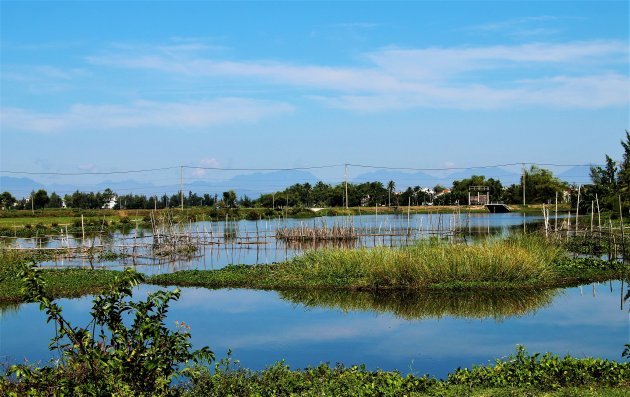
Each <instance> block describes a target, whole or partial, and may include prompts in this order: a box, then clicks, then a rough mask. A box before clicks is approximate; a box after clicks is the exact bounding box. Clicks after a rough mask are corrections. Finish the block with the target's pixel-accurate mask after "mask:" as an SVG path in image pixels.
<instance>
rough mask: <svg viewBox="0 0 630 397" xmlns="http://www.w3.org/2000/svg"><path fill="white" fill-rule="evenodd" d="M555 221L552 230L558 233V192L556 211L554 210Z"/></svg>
mask: <svg viewBox="0 0 630 397" xmlns="http://www.w3.org/2000/svg"><path fill="white" fill-rule="evenodd" d="M555 215H556V216H555V221H554V225H553V229H554V230H555V231H558V192H556V209H555Z"/></svg>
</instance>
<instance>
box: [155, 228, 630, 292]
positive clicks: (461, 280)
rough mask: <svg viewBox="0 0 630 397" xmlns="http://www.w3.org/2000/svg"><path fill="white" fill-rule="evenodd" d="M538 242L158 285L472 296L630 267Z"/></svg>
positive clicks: (430, 249)
mask: <svg viewBox="0 0 630 397" xmlns="http://www.w3.org/2000/svg"><path fill="white" fill-rule="evenodd" d="M564 255H565V253H564V252H563V251H562V249H560V248H559V247H558V245H557V244H555V243H553V242H548V241H545V240H544V239H542V238H538V237H533V236H521V237H514V238H510V239H507V240H501V241H496V242H486V243H481V244H475V245H465V244H446V243H442V242H439V241H429V242H422V243H419V244H417V245H414V246H410V247H399V248H389V247H378V248H371V249H344V248H333V249H321V250H317V251H310V252H307V253H306V254H305V255H302V256H300V257H296V258H294V259H292V260H289V261H287V262H282V263H278V264H272V265H237V266H227V267H225V268H223V269H218V270H207V271H203V270H187V271H179V272H175V273H171V274H163V275H158V276H154V277H152V278H150V279H149V282H150V283H154V284H159V285H179V286H198V287H207V288H253V289H274V290H290V289H296V288H300V289H304V288H309V289H346V290H367V291H383V290H432V289H450V290H471V289H477V290H481V289H523V288H525V289H531V288H538V289H539V288H553V287H564V286H572V285H576V284H579V283H584V282H589V281H603V280H609V279H617V278H620V277H622V276H623V275H624V274H626V271H627V270H626V267H625V266H624V265H622V264H619V263H617V262H607V261H603V260H600V259H595V258H584V259H571V258H567V257H565V256H564Z"/></svg>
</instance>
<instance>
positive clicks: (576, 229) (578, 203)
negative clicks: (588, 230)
mask: <svg viewBox="0 0 630 397" xmlns="http://www.w3.org/2000/svg"><path fill="white" fill-rule="evenodd" d="M581 187H582V185H578V196H577V206H576V207H575V235H576V236H577V234H578V221H579V220H578V217H579V214H580V188H581Z"/></svg>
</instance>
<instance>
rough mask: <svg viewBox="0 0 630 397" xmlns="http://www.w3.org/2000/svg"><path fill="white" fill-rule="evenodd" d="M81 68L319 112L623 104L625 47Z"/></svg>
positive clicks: (165, 58)
mask: <svg viewBox="0 0 630 397" xmlns="http://www.w3.org/2000/svg"><path fill="white" fill-rule="evenodd" d="M138 53H139V54H138ZM88 60H89V62H91V63H93V64H98V65H103V66H109V67H118V68H125V69H137V70H154V71H160V72H163V73H166V74H170V75H172V76H174V77H186V78H189V79H199V80H200V81H205V80H208V79H212V78H222V79H228V78H234V79H239V81H242V80H243V79H249V80H250V82H249V85H250V86H256V85H258V86H269V85H270V84H276V85H285V86H289V87H292V88H293V89H296V90H301V91H302V95H303V96H305V97H308V98H312V99H315V100H318V101H321V102H324V103H326V104H327V105H329V106H333V107H338V108H341V109H349V110H359V111H379V110H390V109H408V108H418V107H429V108H437V107H439V108H459V109H496V108H506V107H511V106H525V105H526V106H545V107H547V106H551V107H561V108H563V107H576V108H600V107H606V106H625V105H627V103H628V90H629V87H630V81H629V79H628V76H627V75H626V74H622V73H623V72H621V71H617V70H623V68H624V67H626V66H627V64H628V46H627V43H623V42H619V41H603V40H599V41H595V40H593V41H582V42H570V43H528V44H520V45H513V46H508V45H497V46H485V47H448V48H444V47H432V48H422V49H401V48H384V49H381V50H378V51H374V52H371V53H367V54H364V55H363V60H364V61H365V64H364V66H361V67H358V66H354V67H350V66H346V67H336V66H335V67H333V66H326V65H312V64H310V65H299V64H292V63H287V62H279V61H270V60H248V61H233V60H223V59H215V58H209V57H204V56H202V55H200V54H199V53H198V52H196V51H194V46H193V49H191V48H186V49H185V50H182V51H175V52H168V53H167V52H165V51H163V50H155V48H152V49H149V50H147V51H144V52H142V51H140V52H138V51H133V52H119V53H116V54H108V55H101V56H94V57H91V58H89V59H88ZM495 75H500V76H502V78H501V79H500V80H499V79H497V78H495V77H494V76H495Z"/></svg>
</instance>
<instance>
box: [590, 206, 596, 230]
mask: <svg viewBox="0 0 630 397" xmlns="http://www.w3.org/2000/svg"><path fill="white" fill-rule="evenodd" d="M594 215H595V202H594V201H593V200H591V234H593V216H594Z"/></svg>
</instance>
